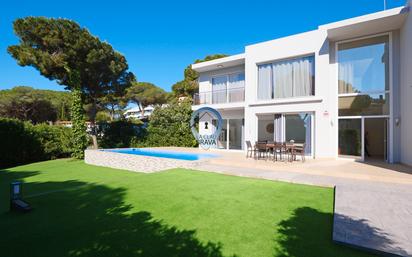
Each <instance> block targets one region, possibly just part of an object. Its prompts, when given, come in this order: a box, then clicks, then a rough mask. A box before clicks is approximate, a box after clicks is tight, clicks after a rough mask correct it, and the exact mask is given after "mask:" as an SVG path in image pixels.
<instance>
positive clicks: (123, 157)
mask: <svg viewBox="0 0 412 257" xmlns="http://www.w3.org/2000/svg"><path fill="white" fill-rule="evenodd" d="M84 161H85V162H86V163H87V164H91V165H96V166H103V167H109V168H115V169H123V170H130V171H137V172H144V173H151V172H156V171H161V170H167V169H174V168H189V169H190V168H194V167H196V166H198V165H199V164H201V163H205V162H207V160H198V161H185V160H177V159H170V158H159V157H151V156H144V155H134V154H124V153H115V152H107V151H101V150H90V149H88V150H86V151H85V157H84Z"/></svg>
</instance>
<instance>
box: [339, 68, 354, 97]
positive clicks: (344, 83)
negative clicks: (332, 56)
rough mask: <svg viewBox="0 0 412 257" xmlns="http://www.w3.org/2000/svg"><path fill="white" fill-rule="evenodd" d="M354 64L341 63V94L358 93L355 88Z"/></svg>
mask: <svg viewBox="0 0 412 257" xmlns="http://www.w3.org/2000/svg"><path fill="white" fill-rule="evenodd" d="M353 66H354V65H353V63H352V62H340V63H339V94H346V93H356V92H355V90H354V88H353V86H354V85H353V83H354V75H355V74H354V67H353Z"/></svg>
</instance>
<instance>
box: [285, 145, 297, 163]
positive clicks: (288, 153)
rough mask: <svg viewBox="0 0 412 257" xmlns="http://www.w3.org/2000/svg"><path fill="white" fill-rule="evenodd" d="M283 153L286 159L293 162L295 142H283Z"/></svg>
mask: <svg viewBox="0 0 412 257" xmlns="http://www.w3.org/2000/svg"><path fill="white" fill-rule="evenodd" d="M285 154H286V156H287V159H285V160H287V161H290V162H293V160H294V159H295V144H294V143H293V142H286V143H285Z"/></svg>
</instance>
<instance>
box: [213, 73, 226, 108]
mask: <svg viewBox="0 0 412 257" xmlns="http://www.w3.org/2000/svg"><path fill="white" fill-rule="evenodd" d="M226 93H227V76H219V77H214V78H212V103H214V104H218V103H226V100H227V95H226Z"/></svg>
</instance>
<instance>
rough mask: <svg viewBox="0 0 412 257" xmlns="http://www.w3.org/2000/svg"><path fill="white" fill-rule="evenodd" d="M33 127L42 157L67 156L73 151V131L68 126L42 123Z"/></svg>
mask: <svg viewBox="0 0 412 257" xmlns="http://www.w3.org/2000/svg"><path fill="white" fill-rule="evenodd" d="M33 127H34V130H35V134H36V137H37V138H38V140H39V142H40V144H41V146H42V148H43V154H44V159H46V160H48V159H56V158H62V157H69V156H70V154H71V153H72V152H73V142H72V138H73V133H72V130H71V129H70V128H66V127H60V126H50V125H48V124H44V123H43V124H38V125H35V126H33Z"/></svg>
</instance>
